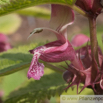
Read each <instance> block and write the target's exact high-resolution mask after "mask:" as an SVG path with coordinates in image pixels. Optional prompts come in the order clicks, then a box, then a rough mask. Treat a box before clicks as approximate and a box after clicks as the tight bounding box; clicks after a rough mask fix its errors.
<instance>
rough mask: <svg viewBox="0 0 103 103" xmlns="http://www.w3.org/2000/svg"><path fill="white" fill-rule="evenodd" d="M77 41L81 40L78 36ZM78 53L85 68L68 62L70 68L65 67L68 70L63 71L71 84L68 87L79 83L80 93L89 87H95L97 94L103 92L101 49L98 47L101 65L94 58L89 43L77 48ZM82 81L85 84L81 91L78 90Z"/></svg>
mask: <svg viewBox="0 0 103 103" xmlns="http://www.w3.org/2000/svg"><path fill="white" fill-rule="evenodd" d="M77 41H79V42H80V39H78V38H77ZM81 41H82V40H81ZM81 43H82V42H81ZM76 55H77V56H78V58H79V61H80V62H81V65H82V66H83V69H82V70H81V69H79V68H77V67H75V66H74V65H72V64H70V65H68V64H67V65H68V68H65V69H66V71H65V72H64V73H63V78H64V80H65V81H66V82H67V83H71V84H70V85H68V87H67V88H66V89H68V88H69V87H71V86H73V85H77V93H80V92H81V91H82V90H83V89H85V88H86V87H87V88H91V89H93V91H94V93H95V94H103V56H102V51H101V49H100V48H99V47H98V55H99V64H100V67H98V65H97V63H96V60H95V59H94V58H92V55H91V46H88V45H87V46H85V47H82V48H80V49H79V50H76ZM80 83H83V84H84V86H83V88H82V89H81V91H80V92H78V87H79V84H80Z"/></svg>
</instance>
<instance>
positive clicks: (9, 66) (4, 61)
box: [0, 43, 37, 76]
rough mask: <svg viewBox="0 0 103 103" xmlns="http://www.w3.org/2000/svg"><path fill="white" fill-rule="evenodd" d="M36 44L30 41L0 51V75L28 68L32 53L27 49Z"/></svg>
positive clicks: (32, 47)
mask: <svg viewBox="0 0 103 103" xmlns="http://www.w3.org/2000/svg"><path fill="white" fill-rule="evenodd" d="M36 46H37V44H33V43H32V44H30V45H25V46H20V47H18V48H14V49H11V50H8V51H7V52H3V53H0V76H4V75H7V74H11V73H14V72H16V71H19V70H22V69H25V68H29V66H30V62H31V60H32V55H31V54H30V53H29V52H28V51H29V50H31V49H34V48H35V47H36Z"/></svg>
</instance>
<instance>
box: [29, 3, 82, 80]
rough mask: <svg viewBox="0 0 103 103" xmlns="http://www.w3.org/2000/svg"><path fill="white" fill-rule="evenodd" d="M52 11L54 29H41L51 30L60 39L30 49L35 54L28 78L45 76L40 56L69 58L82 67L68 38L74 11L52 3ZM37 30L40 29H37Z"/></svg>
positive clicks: (56, 58)
mask: <svg viewBox="0 0 103 103" xmlns="http://www.w3.org/2000/svg"><path fill="white" fill-rule="evenodd" d="M51 11H52V13H51V21H50V24H51V27H52V28H53V29H50V28H42V29H41V30H40V31H42V30H43V29H47V30H50V31H52V32H53V33H55V34H56V36H57V39H58V40H56V41H54V42H50V43H48V44H45V45H44V46H40V47H37V48H35V49H33V50H30V53H32V54H34V56H33V59H32V62H31V65H30V68H29V71H28V78H31V77H32V78H34V79H36V80H39V79H40V77H41V76H43V74H44V70H43V69H44V65H43V64H42V63H39V62H38V59H39V58H40V59H41V60H43V61H46V62H61V61H65V60H69V61H71V62H72V64H74V65H75V66H76V67H77V68H78V67H79V68H80V63H79V60H78V59H77V56H76V53H75V50H74V49H73V47H72V45H71V44H70V42H69V41H68V40H67V26H68V25H70V24H72V23H73V21H74V12H73V11H72V10H71V9H70V8H69V7H67V6H62V5H52V10H51ZM37 32H39V31H38V30H37ZM80 69H81V68H80Z"/></svg>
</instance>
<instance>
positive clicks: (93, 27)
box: [89, 16, 99, 66]
mask: <svg viewBox="0 0 103 103" xmlns="http://www.w3.org/2000/svg"><path fill="white" fill-rule="evenodd" d="M89 27H90V42H91V52H92V58H95V60H96V62H97V64H98V66H99V60H98V41H97V35H96V17H91V16H90V17H89Z"/></svg>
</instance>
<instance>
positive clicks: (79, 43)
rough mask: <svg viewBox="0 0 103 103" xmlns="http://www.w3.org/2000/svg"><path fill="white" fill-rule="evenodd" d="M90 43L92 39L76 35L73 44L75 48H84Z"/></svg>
mask: <svg viewBox="0 0 103 103" xmlns="http://www.w3.org/2000/svg"><path fill="white" fill-rule="evenodd" d="M88 41H90V38H89V37H88V36H86V35H84V34H78V35H75V36H74V37H73V38H72V41H71V44H72V45H73V46H75V47H78V46H82V45H83V44H85V43H86V42H88Z"/></svg>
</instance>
